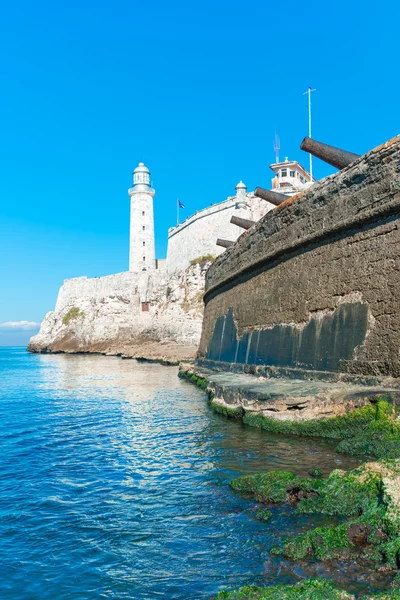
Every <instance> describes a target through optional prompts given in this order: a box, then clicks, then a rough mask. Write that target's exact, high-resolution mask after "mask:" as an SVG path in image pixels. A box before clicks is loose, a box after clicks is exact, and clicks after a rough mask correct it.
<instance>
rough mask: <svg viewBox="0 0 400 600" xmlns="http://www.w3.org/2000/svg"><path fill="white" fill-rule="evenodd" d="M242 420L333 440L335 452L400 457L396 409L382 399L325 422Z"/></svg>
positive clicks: (259, 417) (253, 416)
mask: <svg viewBox="0 0 400 600" xmlns="http://www.w3.org/2000/svg"><path fill="white" fill-rule="evenodd" d="M243 421H244V423H247V424H248V425H253V426H255V427H260V428H262V429H265V430H266V431H271V432H273V433H283V434H291V435H301V436H313V437H322V438H328V439H334V440H337V441H338V445H337V447H336V450H337V452H342V453H349V454H364V455H365V454H367V455H371V456H375V457H377V458H398V457H399V458H400V420H398V415H397V413H396V409H395V407H394V406H393V405H392V404H391V403H390V402H388V401H387V400H386V399H385V398H384V397H383V396H380V397H378V398H377V399H375V400H374V401H373V402H371V403H370V404H368V405H366V406H363V407H362V408H358V409H356V410H353V411H350V412H349V413H347V414H346V415H343V416H338V417H332V418H328V419H310V420H304V421H281V420H277V419H274V418H273V417H264V416H263V415H260V414H254V413H249V412H247V413H245V415H244V417H243Z"/></svg>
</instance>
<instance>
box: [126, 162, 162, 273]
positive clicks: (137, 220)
mask: <svg viewBox="0 0 400 600" xmlns="http://www.w3.org/2000/svg"><path fill="white" fill-rule="evenodd" d="M128 194H129V196H130V198H131V224H130V243H129V270H130V271H135V272H139V271H149V270H152V269H155V267H156V253H155V244H154V213H153V197H154V195H155V191H154V190H153V189H152V188H151V187H150V171H149V169H148V168H147V167H146V166H145V165H144V164H143V163H142V162H140V163H139V164H138V166H137V167H136V169H135V170H134V171H133V186H132V187H131V188H130V189H129V190H128Z"/></svg>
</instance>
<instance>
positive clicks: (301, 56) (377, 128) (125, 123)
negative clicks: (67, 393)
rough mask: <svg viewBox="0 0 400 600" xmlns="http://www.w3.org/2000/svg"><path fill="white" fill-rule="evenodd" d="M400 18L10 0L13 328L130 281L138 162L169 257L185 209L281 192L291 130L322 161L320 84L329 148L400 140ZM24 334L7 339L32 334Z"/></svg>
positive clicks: (375, 8)
mask: <svg viewBox="0 0 400 600" xmlns="http://www.w3.org/2000/svg"><path fill="white" fill-rule="evenodd" d="M399 22H400V8H399V5H398V4H397V3H395V2H394V1H393V2H381V3H376V2H368V1H367V2H357V1H353V2H349V1H346V2H344V1H343V0H338V1H337V2H335V3H322V2H321V1H320V0H319V1H318V2H317V1H315V0H308V1H307V2H303V1H301V0H297V1H293V0H287V1H285V2H279V1H276V2H265V0H247V1H244V0H240V1H239V0H229V1H225V0H213V1H211V0H202V2H193V1H191V0H168V1H166V0H164V1H152V0H146V1H145V2H143V1H141V2H137V1H134V0H131V1H130V2H129V1H128V0H124V1H121V0H113V2H104V1H102V0H98V1H96V2H94V1H93V0H87V1H84V2H82V1H80V2H78V1H77V0H69V1H68V2H61V3H60V2H50V0H47V1H41V0H35V2H33V1H27V0H21V1H19V2H18V1H15V0H13V1H12V2H11V1H10V0H4V1H3V3H2V14H1V20H0V49H1V56H2V74H1V75H2V76H1V81H0V106H1V110H0V140H1V145H0V175H1V191H0V194H1V203H0V253H1V262H0V289H1V292H2V293H1V295H0V323H4V322H9V321H16V322H18V321H20V320H27V321H41V319H42V318H43V316H44V314H45V313H46V312H47V311H48V310H51V309H52V308H53V307H54V303H55V300H56V295H57V291H58V288H59V286H60V284H61V283H62V281H63V279H66V278H69V277H75V276H80V275H88V276H99V275H107V274H110V273H115V272H119V271H124V270H126V269H127V267H128V233H129V232H128V229H129V198H128V196H127V189H128V187H129V186H130V184H131V172H132V170H133V168H134V167H135V166H136V164H137V162H138V161H139V160H143V161H144V162H145V163H146V164H147V165H148V166H149V168H150V169H151V172H152V178H153V184H154V187H155V189H156V193H157V195H156V198H155V219H156V243H157V255H158V256H159V257H163V256H164V255H165V252H166V239H167V228H168V227H170V226H172V225H174V221H175V205H176V204H175V203H176V198H177V197H179V198H180V199H181V201H182V202H183V203H184V204H185V206H186V208H185V210H184V211H182V217H185V216H188V215H189V214H191V213H192V212H194V211H195V210H197V209H199V208H202V207H204V206H207V205H209V204H211V203H214V202H218V201H221V200H223V199H224V198H225V197H226V196H228V195H230V194H232V193H233V192H234V187H235V185H236V183H237V182H238V181H239V179H243V181H244V182H245V183H246V184H247V186H248V188H249V189H254V187H255V186H256V185H261V186H266V187H268V186H269V183H270V178H271V172H270V171H269V168H268V166H269V164H270V163H271V162H273V159H274V154H273V149H272V141H273V136H274V131H275V128H276V130H277V132H278V133H279V135H280V138H281V147H282V150H281V157H283V156H284V155H287V156H289V158H290V159H298V160H300V162H302V163H303V164H305V165H306V164H307V156H306V155H305V154H303V153H302V152H301V151H300V150H299V149H298V148H299V144H300V142H301V140H302V138H303V137H304V135H306V133H307V110H306V97H305V96H304V97H303V95H302V93H303V92H304V91H305V90H306V89H307V86H309V85H311V86H312V87H314V88H316V89H317V91H316V92H315V93H314V95H313V108H314V112H313V117H314V126H313V134H314V137H315V138H316V139H319V140H322V141H325V142H327V143H330V144H333V145H337V146H340V147H343V148H346V149H348V150H351V151H354V152H356V153H364V152H365V151H367V150H369V149H370V148H372V147H374V146H376V145H378V144H379V143H381V142H383V141H385V140H386V139H388V138H390V137H392V136H394V135H395V134H397V133H399V129H400V128H399V97H400V78H399V45H398V35H399V32H398V24H399ZM317 162H318V161H315V175H316V176H317V177H322V176H324V175H326V174H328V173H331V172H332V170H330V169H329V168H328V167H326V166H325V165H324V164H322V163H319V162H318V164H317ZM12 329H13V327H12V326H8V327H7V326H6V327H3V331H2V330H1V326H0V344H2V343H3V344H4V343H12V342H13V341H15V343H24V341H25V340H26V339H27V338H28V337H29V334H27V333H26V332H24V333H23V334H18V335H17V334H16V333H12V332H10V330H12ZM14 329H15V330H16V329H17V328H16V327H14ZM5 330H7V331H8V333H7V332H6V331H5Z"/></svg>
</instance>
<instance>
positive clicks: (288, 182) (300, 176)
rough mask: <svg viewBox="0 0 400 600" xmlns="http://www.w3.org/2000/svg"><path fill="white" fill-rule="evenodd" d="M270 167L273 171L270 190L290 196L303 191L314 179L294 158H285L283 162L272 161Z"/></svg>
mask: <svg viewBox="0 0 400 600" xmlns="http://www.w3.org/2000/svg"><path fill="white" fill-rule="evenodd" d="M270 169H272V170H273V172H274V173H275V177H274V178H273V179H272V190H273V191H275V192H279V193H281V194H287V195H288V196H292V195H293V194H297V192H303V191H304V190H306V189H307V188H309V187H310V185H312V184H313V183H314V181H315V179H314V177H311V175H310V173H309V172H308V171H306V170H305V169H304V167H302V166H301V165H300V164H299V163H298V162H297V161H296V160H289V159H288V157H286V158H285V162H279V163H274V164H273V165H271V166H270Z"/></svg>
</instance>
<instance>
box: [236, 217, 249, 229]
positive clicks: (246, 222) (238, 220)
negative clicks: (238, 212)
mask: <svg viewBox="0 0 400 600" xmlns="http://www.w3.org/2000/svg"><path fill="white" fill-rule="evenodd" d="M231 223H233V225H238V226H239V227H242V228H243V229H250V227H253V225H254V223H255V221H250V219H241V218H240V217H235V216H233V217H231Z"/></svg>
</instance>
